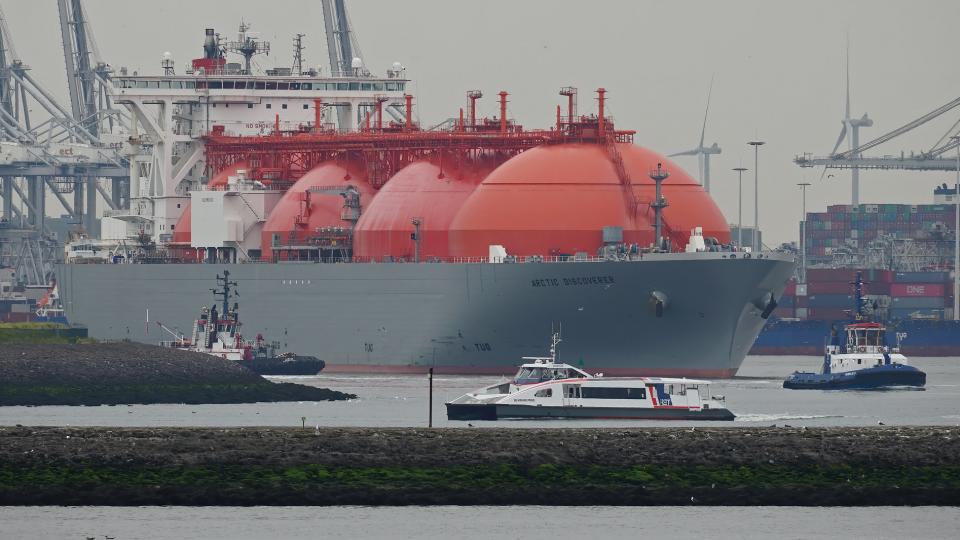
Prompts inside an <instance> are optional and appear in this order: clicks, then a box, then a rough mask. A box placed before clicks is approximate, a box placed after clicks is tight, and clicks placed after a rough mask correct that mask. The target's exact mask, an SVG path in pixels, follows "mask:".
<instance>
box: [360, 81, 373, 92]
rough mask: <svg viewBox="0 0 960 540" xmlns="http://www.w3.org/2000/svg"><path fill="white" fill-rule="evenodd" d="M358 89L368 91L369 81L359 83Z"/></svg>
mask: <svg viewBox="0 0 960 540" xmlns="http://www.w3.org/2000/svg"><path fill="white" fill-rule="evenodd" d="M360 89H361V90H367V91H370V89H371V87H370V83H363V84H361V85H360Z"/></svg>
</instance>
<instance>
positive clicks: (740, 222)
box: [733, 167, 749, 249]
mask: <svg viewBox="0 0 960 540" xmlns="http://www.w3.org/2000/svg"><path fill="white" fill-rule="evenodd" d="M733 170H735V171H737V173H739V176H740V187H739V189H738V190H737V249H743V173H744V171H748V170H749V169H747V168H745V167H734V169H733Z"/></svg>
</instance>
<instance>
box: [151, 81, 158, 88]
mask: <svg viewBox="0 0 960 540" xmlns="http://www.w3.org/2000/svg"><path fill="white" fill-rule="evenodd" d="M150 88H157V89H159V88H160V81H150Z"/></svg>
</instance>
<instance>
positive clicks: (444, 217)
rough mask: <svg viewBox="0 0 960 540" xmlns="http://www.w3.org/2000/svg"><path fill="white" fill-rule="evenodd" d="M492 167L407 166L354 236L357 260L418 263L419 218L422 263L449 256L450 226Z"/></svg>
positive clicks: (365, 215) (366, 214)
mask: <svg viewBox="0 0 960 540" xmlns="http://www.w3.org/2000/svg"><path fill="white" fill-rule="evenodd" d="M491 168H492V167H487V168H480V169H476V170H475V169H465V170H448V169H441V168H440V166H439V165H438V164H437V163H432V162H429V161H418V162H415V163H411V164H410V165H408V166H406V167H404V168H403V169H401V170H400V171H399V172H398V173H397V174H395V175H393V176H392V177H391V178H390V180H389V181H388V182H387V183H386V185H384V187H383V188H381V189H380V192H379V193H377V196H376V198H375V199H374V200H373V202H372V203H371V204H370V205H369V206H367V207H366V208H364V210H363V215H362V216H361V217H360V221H359V222H357V228H356V231H355V234H354V243H353V254H354V256H356V257H361V258H370V259H373V260H381V259H383V258H384V257H386V256H389V257H393V258H395V259H396V258H403V259H407V260H412V259H413V258H414V250H415V241H414V240H413V238H412V237H411V234H412V233H413V232H414V225H413V223H412V220H413V219H414V218H419V219H420V221H421V225H420V238H421V241H420V257H421V260H429V259H430V258H434V257H438V258H445V257H448V256H449V254H450V253H449V242H448V231H449V228H450V223H451V222H453V218H454V216H456V214H457V211H459V210H460V207H461V206H462V205H463V203H464V202H465V201H466V200H467V197H469V196H470V194H471V193H473V191H474V189H476V187H477V184H478V183H479V181H480V180H481V179H482V178H483V176H485V175H486V174H487V173H488V172H489V171H490V169H491Z"/></svg>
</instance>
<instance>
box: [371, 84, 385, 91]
mask: <svg viewBox="0 0 960 540" xmlns="http://www.w3.org/2000/svg"><path fill="white" fill-rule="evenodd" d="M373 90H374V91H375V92H382V91H383V83H382V82H378V83H373Z"/></svg>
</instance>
